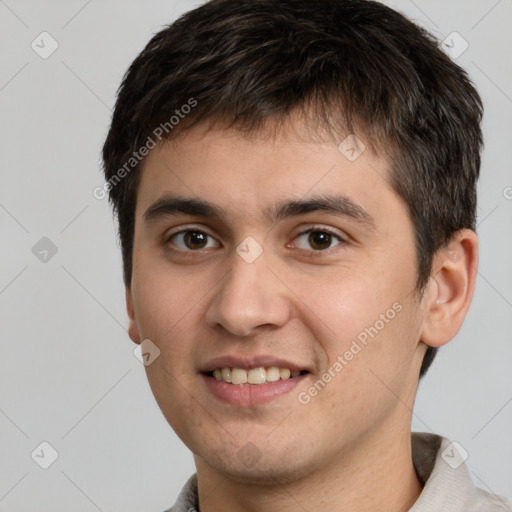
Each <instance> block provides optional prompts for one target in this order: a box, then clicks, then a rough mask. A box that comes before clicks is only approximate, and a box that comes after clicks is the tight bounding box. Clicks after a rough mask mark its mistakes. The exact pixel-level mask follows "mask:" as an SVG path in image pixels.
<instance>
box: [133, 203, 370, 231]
mask: <svg viewBox="0 0 512 512" xmlns="http://www.w3.org/2000/svg"><path fill="white" fill-rule="evenodd" d="M313 212H326V213H332V214H334V215H337V216H339V217H347V218H349V219H351V220H353V221H355V222H358V223H361V224H364V225H366V226H367V227H368V228H371V229H374V228H375V220H374V219H373V217H372V216H371V215H370V214H369V213H368V212H367V211H366V210H365V209H364V208H363V207H362V206H360V205H358V204H357V203H355V202H354V201H352V200H351V199H349V198H348V197H346V196H343V195H335V196H334V195H318V196H313V197H309V198H307V199H299V200H286V201H281V202H279V203H277V204H275V205H273V206H271V207H270V208H267V210H265V217H266V218H267V219H268V220H269V221H270V222H278V221H280V220H283V219H286V218H290V217H298V216H300V215H305V214H307V213H313ZM179 215H192V216H195V217H207V218H211V219H214V220H223V219H224V218H225V217H226V211H225V210H224V209H223V208H221V207H220V206H218V205H215V204H213V203H211V202H209V201H205V200H203V199H195V198H187V197H181V196H171V195H166V196H164V197H161V198H160V199H158V200H157V201H155V202H154V203H153V204H152V205H151V206H150V207H149V208H148V209H147V210H146V211H145V213H144V215H143V217H144V221H145V222H146V223H147V224H150V223H153V222H156V221H158V220H160V219H164V218H167V217H174V216H179Z"/></svg>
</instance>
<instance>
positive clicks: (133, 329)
mask: <svg viewBox="0 0 512 512" xmlns="http://www.w3.org/2000/svg"><path fill="white" fill-rule="evenodd" d="M125 290H126V311H127V312H128V321H129V325H128V335H129V336H130V339H131V340H132V341H133V342H134V343H137V344H140V342H141V339H140V333H139V328H138V327H137V323H136V321H135V311H134V308H133V297H132V291H131V288H129V287H128V286H127V287H126V288H125Z"/></svg>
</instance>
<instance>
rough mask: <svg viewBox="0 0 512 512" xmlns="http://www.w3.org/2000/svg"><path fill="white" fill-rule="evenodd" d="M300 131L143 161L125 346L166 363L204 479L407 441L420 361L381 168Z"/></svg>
mask: <svg viewBox="0 0 512 512" xmlns="http://www.w3.org/2000/svg"><path fill="white" fill-rule="evenodd" d="M290 126H291V125H286V126H285V127H283V128H282V129H281V130H280V131H278V132H277V134H276V135H275V136H272V137H264V136H263V134H261V136H254V137H251V138H243V137H241V136H240V135H239V134H237V133H236V132H235V131H231V130H220V129H219V130H212V131H206V130H203V129H201V127H197V128H194V129H193V130H192V131H190V132H188V133H187V134H186V136H185V137H184V138H180V139H177V140H176V141H175V142H172V143H167V144H166V145H163V146H160V147H157V148H155V149H154V150H153V151H152V152H151V153H150V155H149V156H148V158H147V160H146V163H145V167H144V170H143V174H142V177H141V182H140V186H139V190H138V196H137V197H138V198H137V207H136V212H135V213H136V220H135V237H134V248H133V277H132V282H131V286H130V288H129V289H127V302H128V310H129V314H130V317H131V324H130V336H131V338H132V339H133V340H134V341H135V342H137V343H139V342H141V341H142V340H150V341H151V343H153V344H154V345H156V347H158V349H159V351H160V355H159V356H158V357H157V358H156V359H155V360H154V361H153V362H152V363H151V364H149V365H148V366H147V367H146V371H147V376H148V379H149V383H150V385H151V388H152V391H153V393H154V395H155V397H156V400H157V402H158V404H159V406H160V408H161V410H162V412H163V414H164V415H165V417H166V419H167V420H168V422H169V423H170V425H171V426H172V427H173V429H174V430H175V431H176V433H177V434H178V435H179V436H180V437H181V439H182V440H183V441H184V442H185V444H186V445H187V446H188V447H189V448H190V449H191V450H192V452H193V453H194V454H195V455H196V463H198V464H204V465H207V466H208V467H209V468H211V469H213V470H216V471H218V472H220V473H223V474H224V475H229V476H231V477H232V478H235V479H239V480H240V481H261V482H263V481H270V480H272V481H276V479H280V480H281V481H283V482H284V481H286V480H287V479H293V478H299V477H300V476H301V475H306V474H308V473H310V472H312V471H314V470H318V469H320V468H321V467H325V466H328V465H330V464H334V463H335V461H337V460H350V457H351V456H352V454H354V453H356V452H357V451H358V450H359V451H361V450H362V449H364V447H368V445H369V443H377V442H381V441H382V440H383V439H387V438H389V436H396V435H397V433H400V432H402V433H404V432H405V433H408V432H409V428H410V410H409V408H408V407H412V403H413V400H414V395H415V391H416V386H417V380H418V373H419V368H420V365H421V360H422V357H423V354H424V351H425V346H424V345H423V344H422V343H419V342H418V339H419V335H420V330H421V325H422V321H423V316H424V314H423V308H422V304H421V301H419V300H418V297H417V295H416V293H415V283H416V278H417V270H416V253H415V245H414V230H413V226H412V223H411V220H410V217H409V214H408V211H407V208H406V205H405V203H404V202H403V201H402V200H401V199H400V198H399V197H398V196H397V195H396V193H395V192H394V191H393V190H392V188H391V187H390V185H389V183H388V181H389V165H388V162H387V161H386V160H384V159H382V158H380V157H378V156H376V155H375V154H373V153H372V152H371V151H370V150H369V149H366V150H365V151H363V152H362V153H361V154H360V156H358V157H357V158H356V159H354V158H353V157H354V155H356V156H357V153H358V148H355V149H354V151H352V149H353V148H351V146H350V140H349V141H348V143H347V145H342V150H340V149H338V145H337V144H336V143H333V142H330V141H326V142H321V143H320V142H318V141H313V140H311V139H309V138H308V136H307V133H306V131H305V130H304V131H303V132H299V131H298V130H299V129H298V128H297V125H295V128H293V129H292V128H291V127H290ZM352 146H353V144H352ZM343 148H345V149H343ZM359 149H361V147H360V148H359ZM145 343H148V342H145ZM290 373H291V375H290ZM247 380H248V381H249V382H246V381H247ZM229 381H231V382H229ZM261 382H263V383H261ZM404 404H407V406H405V405H404Z"/></svg>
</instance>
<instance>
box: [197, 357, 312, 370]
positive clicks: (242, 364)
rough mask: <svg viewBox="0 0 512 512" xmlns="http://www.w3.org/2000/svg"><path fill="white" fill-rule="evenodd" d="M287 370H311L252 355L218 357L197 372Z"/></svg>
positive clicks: (279, 360)
mask: <svg viewBox="0 0 512 512" xmlns="http://www.w3.org/2000/svg"><path fill="white" fill-rule="evenodd" d="M271 366H276V367H277V368H288V369H289V370H290V371H291V372H295V371H302V370H307V371H308V372H311V369H310V368H308V367H307V366H303V365H299V364H297V363H293V362H291V361H287V360H286V359H280V358H277V357H275V356H271V355H253V356H233V355H228V356H220V357H215V358H213V359H210V360H209V361H208V362H207V363H206V364H205V365H204V366H203V367H202V368H201V369H200V370H199V371H200V372H201V373H207V372H212V371H213V370H215V369H216V368H243V369H244V370H250V369H251V368H270V367H271Z"/></svg>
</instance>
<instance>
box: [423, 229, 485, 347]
mask: <svg viewBox="0 0 512 512" xmlns="http://www.w3.org/2000/svg"><path fill="white" fill-rule="evenodd" d="M477 269H478V238H477V236H476V233H475V232H474V231H472V230H469V229H462V230H460V231H457V233H456V234H455V235H454V236H453V238H452V240H451V241H450V242H449V243H448V244H447V245H446V246H445V247H442V248H441V249H439V250H438V251H437V252H436V254H435V256H434V261H433V264H432V274H431V276H430V281H429V283H428V285H427V290H426V291H425V295H424V300H425V318H424V321H423V327H422V331H421V336H420V340H421V341H422V342H423V343H425V344H426V345H429V346H431V347H440V346H441V345H444V344H445V343H448V342H449V341H450V340H451V339H453V338H454V337H455V335H456V334H457V332H458V331H459V329H460V328H461V326H462V322H463V321H464V318H465V316H466V313H467V312H468V310H469V306H470V305H471V300H472V298H473V293H474V290H475V282H476V275H477Z"/></svg>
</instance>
